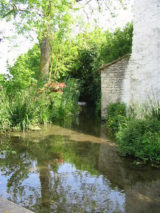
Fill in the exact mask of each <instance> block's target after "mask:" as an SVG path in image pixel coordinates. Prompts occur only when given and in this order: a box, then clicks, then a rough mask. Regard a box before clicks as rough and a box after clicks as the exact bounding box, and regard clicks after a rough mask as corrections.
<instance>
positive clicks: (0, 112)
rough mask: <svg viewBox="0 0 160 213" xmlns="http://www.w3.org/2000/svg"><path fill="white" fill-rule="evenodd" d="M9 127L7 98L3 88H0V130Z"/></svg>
mask: <svg viewBox="0 0 160 213" xmlns="http://www.w3.org/2000/svg"><path fill="white" fill-rule="evenodd" d="M9 127H10V116H9V99H8V98H7V96H6V92H5V90H4V89H2V88H1V89H0V131H2V130H6V129H8V128H9Z"/></svg>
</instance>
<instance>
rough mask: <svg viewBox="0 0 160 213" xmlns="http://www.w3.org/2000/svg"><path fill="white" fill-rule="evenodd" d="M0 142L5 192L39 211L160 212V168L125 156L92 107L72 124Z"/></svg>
mask: <svg viewBox="0 0 160 213" xmlns="http://www.w3.org/2000/svg"><path fill="white" fill-rule="evenodd" d="M0 146H1V151H0V196H2V197H4V198H7V199H9V200H11V201H13V202H15V203H17V204H19V205H21V206H24V207H26V208H28V209H30V210H32V211H34V212H37V213H51V212H57V213H59V212H60V213H65V212H68V213H72V212H76V213H121V212H126V213H132V212H133V213H143V212H144V213H150V212H151V213H159V212H160V170H158V169H153V168H150V167H147V166H146V167H136V166H135V165H134V164H133V163H132V161H131V160H129V159H125V158H121V157H119V155H118V153H117V151H116V145H115V144H114V143H112V142H111V140H110V139H109V138H107V137H106V133H105V131H104V127H103V125H102V124H101V123H100V121H97V120H96V119H95V118H94V116H93V115H91V113H89V112H88V111H85V110H84V112H83V113H81V115H80V116H79V118H77V120H76V121H75V123H74V125H73V126H72V127H71V126H69V127H68V126H63V127H62V126H60V125H52V126H47V127H43V128H42V130H41V131H38V132H27V133H25V134H23V133H14V134H12V136H10V137H5V136H2V137H1V138H0Z"/></svg>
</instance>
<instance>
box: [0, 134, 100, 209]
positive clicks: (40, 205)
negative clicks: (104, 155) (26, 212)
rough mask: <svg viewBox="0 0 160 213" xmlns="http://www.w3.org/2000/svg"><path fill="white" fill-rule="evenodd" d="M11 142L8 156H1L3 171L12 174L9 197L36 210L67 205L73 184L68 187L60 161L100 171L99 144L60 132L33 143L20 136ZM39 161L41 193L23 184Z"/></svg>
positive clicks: (62, 207)
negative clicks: (77, 140)
mask: <svg viewBox="0 0 160 213" xmlns="http://www.w3.org/2000/svg"><path fill="white" fill-rule="evenodd" d="M8 145H9V146H10V147H9V149H8V151H7V152H6V154H5V158H4V159H1V160H0V161H1V165H0V169H1V171H3V175H5V176H7V177H9V179H8V183H7V187H8V193H9V194H10V195H9V199H11V200H12V201H14V202H16V203H22V204H23V205H24V206H25V207H30V208H31V209H32V210H34V211H35V210H36V211H38V212H44V213H45V212H51V211H52V210H55V209H56V211H57V212H60V211H61V210H62V209H64V208H66V202H67V196H68V191H69V188H67V187H65V188H64V185H63V181H64V179H63V178H62V176H61V175H59V174H58V169H59V165H61V164H63V162H64V161H65V162H69V163H71V164H75V165H76V167H77V168H78V169H80V170H83V169H86V170H90V172H91V173H95V174H96V172H97V171H96V169H95V167H96V163H97V160H96V159H98V157H97V155H98V147H99V145H95V144H94V145H93V144H87V143H86V144H81V143H79V144H77V143H72V142H69V141H68V139H67V138H64V137H59V136H57V137H54V138H53V137H49V138H47V139H45V140H42V141H40V142H39V143H29V142H28V141H25V140H23V141H22V139H21V140H18V138H16V140H13V139H12V143H9V144H8ZM93 154H94V155H93ZM88 158H89V159H88ZM35 163H36V167H37V168H38V173H39V180H40V185H41V186H40V187H41V195H40V193H39V189H38V188H35V187H32V186H31V187H28V186H26V185H24V184H23V181H24V180H25V179H27V178H28V177H29V176H30V173H31V168H33V167H34V166H35V165H34V164H35ZM36 172H37V171H36ZM77 176H79V174H77ZM28 191H29V192H28ZM71 199H72V198H71ZM51 209H52V210H51Z"/></svg>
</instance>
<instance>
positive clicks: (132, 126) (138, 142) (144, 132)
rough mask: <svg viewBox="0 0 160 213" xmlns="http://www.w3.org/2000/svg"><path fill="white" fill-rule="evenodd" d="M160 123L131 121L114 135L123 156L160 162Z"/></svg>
mask: <svg viewBox="0 0 160 213" xmlns="http://www.w3.org/2000/svg"><path fill="white" fill-rule="evenodd" d="M159 130H160V121H158V120H157V119H154V118H153V119H142V120H138V119H132V120H130V121H128V122H127V123H126V126H123V127H121V128H120V130H119V132H118V133H117V134H116V138H117V141H118V143H119V149H120V152H121V154H122V155H123V156H133V157H136V158H138V159H141V160H150V161H160V131H159Z"/></svg>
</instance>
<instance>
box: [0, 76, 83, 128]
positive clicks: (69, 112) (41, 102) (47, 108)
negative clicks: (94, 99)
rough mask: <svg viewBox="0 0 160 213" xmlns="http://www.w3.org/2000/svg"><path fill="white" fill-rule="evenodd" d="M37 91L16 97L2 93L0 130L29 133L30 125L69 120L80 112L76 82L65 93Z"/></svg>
mask: <svg viewBox="0 0 160 213" xmlns="http://www.w3.org/2000/svg"><path fill="white" fill-rule="evenodd" d="M38 91H39V89H38V88H37V87H31V88H28V89H27V90H20V91H18V92H17V93H15V94H13V93H12V91H10V93H9V92H8V93H7V91H6V90H5V88H3V89H1V91H0V98H1V102H0V130H15V129H16V130H26V129H28V128H30V126H31V125H34V126H35V125H38V124H46V123H54V122H55V121H60V120H68V119H69V118H71V117H72V116H73V115H74V114H76V112H77V111H78V104H77V102H78V96H79V91H78V89H77V82H76V81H75V80H73V79H70V80H68V81H67V82H66V87H65V88H64V90H63V94H62V92H61V93H60V92H58V91H57V92H54V91H52V90H51V89H50V88H47V89H45V90H43V91H42V92H41V93H40V94H39V93H38Z"/></svg>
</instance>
